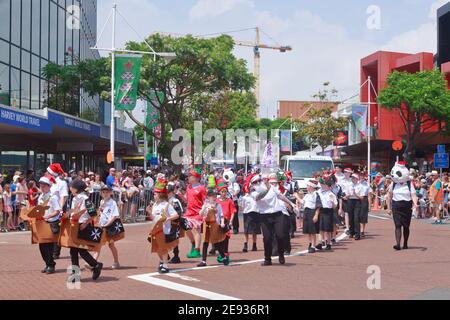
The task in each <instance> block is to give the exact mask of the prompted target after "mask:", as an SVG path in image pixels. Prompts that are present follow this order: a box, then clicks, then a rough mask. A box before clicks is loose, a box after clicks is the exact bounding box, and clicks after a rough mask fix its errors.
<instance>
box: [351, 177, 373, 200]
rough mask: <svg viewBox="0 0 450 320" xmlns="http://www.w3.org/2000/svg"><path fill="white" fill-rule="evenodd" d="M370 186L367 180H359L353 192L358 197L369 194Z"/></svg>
mask: <svg viewBox="0 0 450 320" xmlns="http://www.w3.org/2000/svg"><path fill="white" fill-rule="evenodd" d="M369 191H370V186H369V183H368V182H367V181H365V180H364V181H360V182H359V183H358V184H357V185H356V187H355V192H356V195H357V196H358V197H367V196H368V195H369Z"/></svg>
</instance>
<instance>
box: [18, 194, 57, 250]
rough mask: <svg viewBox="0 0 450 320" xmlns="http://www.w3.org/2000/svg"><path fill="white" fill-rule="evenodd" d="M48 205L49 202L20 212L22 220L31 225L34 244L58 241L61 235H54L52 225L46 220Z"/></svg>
mask: <svg viewBox="0 0 450 320" xmlns="http://www.w3.org/2000/svg"><path fill="white" fill-rule="evenodd" d="M47 204H48V200H47V201H45V202H44V203H43V204H41V205H37V206H35V207H32V208H22V210H21V211H20V218H21V219H22V220H24V221H28V222H29V223H30V228H31V243H32V244H38V243H53V242H57V241H58V236H59V234H54V233H53V232H52V229H51V228H50V224H49V223H48V222H47V221H45V219H44V215H45V211H46V210H47V209H48V208H49V207H48V206H47Z"/></svg>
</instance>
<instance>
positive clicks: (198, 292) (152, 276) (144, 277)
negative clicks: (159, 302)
mask: <svg viewBox="0 0 450 320" xmlns="http://www.w3.org/2000/svg"><path fill="white" fill-rule="evenodd" d="M347 237H348V236H347V235H346V234H345V233H341V234H340V235H339V236H338V237H337V238H336V241H337V242H339V241H342V240H344V239H345V238H347ZM307 253H308V250H303V251H300V252H296V253H293V254H291V255H288V256H286V258H289V257H296V256H303V255H305V254H307ZM272 258H277V257H272ZM262 261H264V259H258V260H250V261H242V262H235V263H230V266H238V265H245V264H252V263H258V262H262ZM220 267H225V266H224V265H214V266H206V267H193V268H183V269H174V270H170V273H167V274H164V276H168V277H173V278H179V279H182V280H187V279H183V276H181V275H178V274H177V273H181V272H185V271H193V270H200V269H214V268H220ZM158 276H163V275H162V274H160V273H158V272H152V273H145V274H139V275H135V276H128V278H130V279H133V280H137V281H143V282H146V283H149V284H153V285H156V286H160V287H165V288H168V289H172V290H176V291H180V292H184V293H188V294H191V295H195V296H198V297H202V298H207V299H210V300H216V299H218V300H240V299H238V298H234V297H229V296H224V295H221V294H218V293H214V292H211V291H206V290H202V289H198V288H193V287H189V286H186V285H182V284H178V283H174V282H171V281H167V280H162V279H161V278H160V277H159V278H156V277H158ZM187 278H190V277H187ZM190 279H195V278H190ZM195 280H197V279H195ZM187 281H190V280H187Z"/></svg>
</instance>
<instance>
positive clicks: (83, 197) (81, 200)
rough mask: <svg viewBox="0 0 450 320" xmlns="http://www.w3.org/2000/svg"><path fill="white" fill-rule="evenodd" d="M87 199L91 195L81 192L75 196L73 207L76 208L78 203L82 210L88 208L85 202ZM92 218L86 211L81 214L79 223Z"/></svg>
mask: <svg viewBox="0 0 450 320" xmlns="http://www.w3.org/2000/svg"><path fill="white" fill-rule="evenodd" d="M86 199H89V197H88V196H87V195H86V194H85V193H80V194H79V195H77V196H76V197H74V198H73V200H72V206H71V209H75V208H76V207H77V206H78V205H79V206H80V211H81V210H84V209H86V205H85V203H84V202H85V201H86ZM72 215H73V214H72ZM90 218H91V217H90V216H89V214H88V213H87V212H85V213H83V214H82V215H81V216H80V219H79V220H78V223H79V224H82V223H84V222H86V221H88V220H89V219H90Z"/></svg>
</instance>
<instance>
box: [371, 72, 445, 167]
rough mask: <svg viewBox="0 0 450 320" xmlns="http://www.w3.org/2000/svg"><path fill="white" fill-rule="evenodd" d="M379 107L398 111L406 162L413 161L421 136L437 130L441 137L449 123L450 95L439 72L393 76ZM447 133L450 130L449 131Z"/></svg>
mask: <svg viewBox="0 0 450 320" xmlns="http://www.w3.org/2000/svg"><path fill="white" fill-rule="evenodd" d="M378 103H380V104H381V105H382V106H383V107H384V108H386V109H389V110H396V111H397V112H398V113H399V115H400V119H401V121H402V123H403V126H404V129H405V135H406V136H405V138H406V142H407V143H406V148H405V155H406V160H408V161H409V160H410V159H411V158H412V151H413V150H414V148H415V144H416V141H417V138H418V136H419V134H420V133H422V132H424V131H427V130H429V129H430V128H432V127H434V126H438V128H439V132H437V134H439V133H443V132H448V130H445V131H444V130H443V129H444V128H445V126H447V127H448V126H449V123H450V93H449V91H448V90H447V81H446V80H445V79H444V77H443V75H442V74H441V73H440V72H439V71H438V70H432V71H421V72H417V73H407V72H397V71H394V72H393V73H391V74H390V75H389V77H388V79H387V86H386V88H384V89H383V90H382V91H381V92H380V94H379V96H378ZM447 129H448V128H447Z"/></svg>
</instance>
